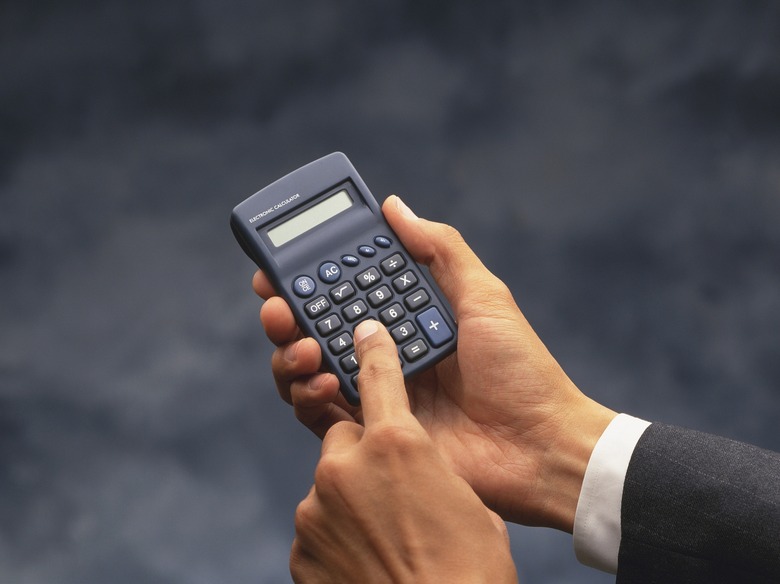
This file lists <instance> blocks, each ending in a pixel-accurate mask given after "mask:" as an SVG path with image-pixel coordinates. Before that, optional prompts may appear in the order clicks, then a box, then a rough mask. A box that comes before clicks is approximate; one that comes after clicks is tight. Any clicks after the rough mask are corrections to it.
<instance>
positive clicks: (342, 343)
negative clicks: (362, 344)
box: [328, 333, 353, 355]
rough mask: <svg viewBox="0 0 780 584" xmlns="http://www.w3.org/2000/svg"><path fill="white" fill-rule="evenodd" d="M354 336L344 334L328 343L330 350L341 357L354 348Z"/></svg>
mask: <svg viewBox="0 0 780 584" xmlns="http://www.w3.org/2000/svg"><path fill="white" fill-rule="evenodd" d="M352 345H353V343H352V336H351V335H350V334H349V333H342V334H340V335H339V336H337V337H336V338H335V339H332V340H330V341H328V348H329V349H330V351H331V353H333V354H334V355H339V354H341V353H343V352H344V351H346V350H347V349H349V348H350V347H352Z"/></svg>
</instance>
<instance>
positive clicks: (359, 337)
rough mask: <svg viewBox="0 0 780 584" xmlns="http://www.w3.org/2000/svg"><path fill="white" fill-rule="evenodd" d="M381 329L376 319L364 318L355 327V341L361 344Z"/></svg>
mask: <svg viewBox="0 0 780 584" xmlns="http://www.w3.org/2000/svg"><path fill="white" fill-rule="evenodd" d="M378 330H379V323H378V322H377V321H375V320H364V321H363V322H361V323H360V324H358V325H357V327H356V328H355V334H354V341H355V345H360V344H361V343H362V342H363V341H365V340H366V339H367V338H368V337H370V336H371V335H373V334H374V333H376V332H377V331H378Z"/></svg>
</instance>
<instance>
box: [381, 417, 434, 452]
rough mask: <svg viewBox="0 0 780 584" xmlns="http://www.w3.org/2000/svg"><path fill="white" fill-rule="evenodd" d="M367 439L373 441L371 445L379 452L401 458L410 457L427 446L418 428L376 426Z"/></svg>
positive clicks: (387, 425) (389, 425)
mask: <svg viewBox="0 0 780 584" xmlns="http://www.w3.org/2000/svg"><path fill="white" fill-rule="evenodd" d="M367 439H368V440H369V441H371V443H370V444H369V445H370V446H374V447H375V448H376V449H377V450H379V452H382V453H391V452H392V453H394V454H395V455H401V456H409V455H411V454H412V453H414V452H418V451H419V450H420V449H421V448H422V447H424V446H425V444H426V442H425V440H424V437H423V435H421V433H420V432H419V431H418V430H417V428H411V427H406V426H399V425H397V424H378V425H375V426H374V427H373V428H372V431H371V435H370V436H367Z"/></svg>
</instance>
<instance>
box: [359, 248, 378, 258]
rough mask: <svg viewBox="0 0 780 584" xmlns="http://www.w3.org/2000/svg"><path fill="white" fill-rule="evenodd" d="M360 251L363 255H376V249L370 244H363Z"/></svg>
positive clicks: (369, 256) (370, 256) (368, 256)
mask: <svg viewBox="0 0 780 584" xmlns="http://www.w3.org/2000/svg"><path fill="white" fill-rule="evenodd" d="M358 253H359V254H360V255H362V256H363V257H367V258H372V257H374V256H375V255H376V250H375V249H374V248H373V247H371V246H370V245H361V246H360V247H359V248H358Z"/></svg>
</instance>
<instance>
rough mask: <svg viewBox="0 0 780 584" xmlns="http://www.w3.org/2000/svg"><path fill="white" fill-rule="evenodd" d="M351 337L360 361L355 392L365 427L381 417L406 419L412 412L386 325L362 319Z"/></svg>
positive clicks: (397, 420)
mask: <svg viewBox="0 0 780 584" xmlns="http://www.w3.org/2000/svg"><path fill="white" fill-rule="evenodd" d="M354 340H355V353H356V356H357V360H358V364H359V365H360V373H358V392H359V393H360V404H361V406H362V409H363V423H364V425H365V427H366V428H369V427H370V426H371V425H373V424H376V423H377V422H382V421H385V422H390V421H392V422H393V423H398V422H403V421H404V420H408V419H409V418H410V417H411V415H412V414H411V410H410V407H409V397H408V396H407V395H406V386H405V385H404V376H403V373H402V372H401V361H400V360H399V358H398V350H397V349H396V347H395V342H393V339H392V338H391V337H390V334H389V333H388V332H387V329H385V327H384V326H382V325H381V324H380V323H378V322H377V321H375V320H366V321H363V322H361V323H360V324H359V325H358V326H357V328H356V329H355V335H354Z"/></svg>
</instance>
